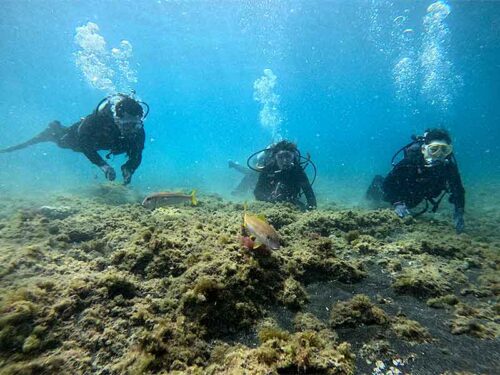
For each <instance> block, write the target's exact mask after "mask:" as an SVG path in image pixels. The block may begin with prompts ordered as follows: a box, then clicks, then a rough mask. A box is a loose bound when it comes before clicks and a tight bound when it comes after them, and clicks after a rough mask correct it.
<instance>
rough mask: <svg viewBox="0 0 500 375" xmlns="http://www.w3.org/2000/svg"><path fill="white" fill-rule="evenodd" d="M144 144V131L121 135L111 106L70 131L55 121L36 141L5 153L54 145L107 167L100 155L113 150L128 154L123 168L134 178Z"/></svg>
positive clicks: (87, 118) (72, 126) (95, 112)
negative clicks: (34, 146) (101, 151)
mask: <svg viewBox="0 0 500 375" xmlns="http://www.w3.org/2000/svg"><path fill="white" fill-rule="evenodd" d="M144 140H145V133H144V129H142V128H141V129H138V130H136V131H135V132H134V133H132V134H130V135H128V136H127V137H124V136H123V135H122V134H121V132H120V130H119V129H118V127H117V125H116V124H115V120H114V118H113V113H112V111H111V105H110V104H109V103H108V104H106V105H105V106H104V108H102V109H101V110H99V111H94V112H93V113H92V114H90V115H88V116H86V117H84V118H82V119H81V120H80V121H78V122H77V123H75V124H73V125H71V126H69V127H65V126H62V125H61V123H60V122H59V121H54V122H52V123H50V124H49V126H48V128H47V129H45V130H44V131H43V132H41V133H40V134H38V135H37V136H36V137H34V138H32V139H30V140H29V141H27V142H24V143H22V144H20V145H17V146H13V147H9V148H7V149H4V150H1V152H10V151H14V150H19V149H22V148H25V147H28V146H30V145H33V144H36V143H41V142H54V143H56V144H57V145H58V146H59V147H61V148H68V149H71V150H73V151H77V152H81V153H83V154H84V155H85V156H86V157H87V158H88V159H89V160H90V161H91V162H92V163H93V164H95V165H97V166H98V167H103V166H104V165H107V163H106V161H105V160H104V159H103V158H102V157H101V156H100V155H99V153H98V152H97V151H99V150H109V151H110V153H111V154H113V155H118V154H123V153H126V154H127V156H128V161H127V162H126V163H125V164H124V165H123V166H122V170H124V169H126V170H127V171H128V173H129V174H130V175H132V174H133V173H134V171H135V170H136V169H137V168H138V167H139V165H140V164H141V160H142V150H143V149H144Z"/></svg>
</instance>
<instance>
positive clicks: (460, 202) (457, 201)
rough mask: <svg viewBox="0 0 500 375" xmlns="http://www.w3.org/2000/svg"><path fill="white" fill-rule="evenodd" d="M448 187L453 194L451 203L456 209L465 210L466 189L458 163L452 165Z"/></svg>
mask: <svg viewBox="0 0 500 375" xmlns="http://www.w3.org/2000/svg"><path fill="white" fill-rule="evenodd" d="M448 185H449V188H450V193H451V195H450V202H451V203H453V204H454V205H455V208H457V209H462V210H463V209H464V208H465V189H464V186H463V184H462V178H461V177H460V172H459V171H458V166H457V164H456V163H452V164H451V165H450V169H449V176H448Z"/></svg>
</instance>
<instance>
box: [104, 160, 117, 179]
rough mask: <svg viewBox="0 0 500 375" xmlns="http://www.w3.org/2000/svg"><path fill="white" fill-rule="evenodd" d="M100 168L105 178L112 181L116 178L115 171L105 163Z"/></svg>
mask: <svg viewBox="0 0 500 375" xmlns="http://www.w3.org/2000/svg"><path fill="white" fill-rule="evenodd" d="M101 170H102V171H103V172H104V176H106V178H107V179H108V180H109V181H114V180H115V178H116V172H115V170H114V169H113V167H111V166H109V165H107V164H105V165H103V166H102V167H101Z"/></svg>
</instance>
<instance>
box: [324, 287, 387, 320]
mask: <svg viewBox="0 0 500 375" xmlns="http://www.w3.org/2000/svg"><path fill="white" fill-rule="evenodd" d="M388 323H389V317H388V315H387V314H386V313H385V312H384V310H382V309H381V308H379V307H377V306H375V305H374V304H373V303H372V302H371V300H370V298H369V297H368V296H366V295H363V294H358V295H356V296H354V297H353V298H352V299H351V300H349V301H343V302H338V303H336V304H334V305H333V306H332V308H331V313H330V324H331V326H332V327H343V326H352V327H353V326H356V325H360V324H376V325H386V324H388Z"/></svg>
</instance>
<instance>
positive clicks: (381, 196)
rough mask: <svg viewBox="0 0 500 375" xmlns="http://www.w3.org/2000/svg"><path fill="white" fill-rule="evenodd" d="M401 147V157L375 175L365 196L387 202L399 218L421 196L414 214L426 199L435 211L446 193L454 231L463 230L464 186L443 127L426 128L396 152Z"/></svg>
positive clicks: (413, 205)
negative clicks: (388, 169) (452, 207)
mask: <svg viewBox="0 0 500 375" xmlns="http://www.w3.org/2000/svg"><path fill="white" fill-rule="evenodd" d="M401 151H403V152H404V158H403V159H402V160H401V161H400V162H399V163H397V164H395V165H394V164H393V165H394V167H393V169H392V170H391V172H390V173H389V174H388V175H387V177H385V178H383V177H382V176H375V178H374V179H373V182H372V184H371V185H370V187H369V189H368V191H367V194H366V196H367V198H368V199H370V200H375V201H378V200H384V201H387V202H389V203H391V204H392V205H393V207H394V212H395V213H396V214H397V215H398V216H399V217H402V218H403V217H405V216H408V215H411V214H410V211H409V209H412V208H414V207H416V206H417V205H418V204H419V203H421V202H423V201H424V200H425V201H426V207H425V208H424V210H423V211H421V212H418V213H417V214H415V215H414V216H416V215H419V214H421V213H424V212H425V211H427V209H428V205H429V203H430V204H431V205H432V209H431V211H432V212H436V210H437V209H438V206H439V203H440V202H441V199H442V198H443V197H444V195H445V194H446V193H450V198H449V201H450V202H451V203H453V204H454V205H455V212H454V215H453V220H454V224H455V229H456V231H457V233H461V232H463V230H464V228H465V224H464V208H465V189H464V187H463V185H462V179H461V177H460V173H459V171H458V166H457V162H456V160H455V157H454V155H453V147H452V145H451V137H450V135H449V133H448V132H447V131H446V130H443V129H432V130H427V131H426V132H425V134H424V135H423V136H422V137H415V138H414V141H413V142H412V143H410V144H408V145H406V146H405V147H403V148H402V149H401V150H400V151H398V153H396V155H397V154H399V152H401ZM396 155H394V157H393V160H394V158H395V157H396Z"/></svg>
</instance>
